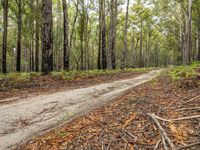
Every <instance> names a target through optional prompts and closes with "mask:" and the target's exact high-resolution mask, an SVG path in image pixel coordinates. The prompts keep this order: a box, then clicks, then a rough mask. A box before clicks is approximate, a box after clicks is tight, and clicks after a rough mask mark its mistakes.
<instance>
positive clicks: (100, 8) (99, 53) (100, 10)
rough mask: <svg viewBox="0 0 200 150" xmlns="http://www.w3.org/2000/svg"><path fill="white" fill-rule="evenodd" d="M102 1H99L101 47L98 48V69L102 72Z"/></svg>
mask: <svg viewBox="0 0 200 150" xmlns="http://www.w3.org/2000/svg"><path fill="white" fill-rule="evenodd" d="M102 2H103V1H102V0H99V47H98V58H97V68H98V69H99V70H100V69H101V68H102V67H101V48H102Z"/></svg>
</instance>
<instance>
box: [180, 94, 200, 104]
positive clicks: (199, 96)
mask: <svg viewBox="0 0 200 150" xmlns="http://www.w3.org/2000/svg"><path fill="white" fill-rule="evenodd" d="M197 98H200V95H198V96H196V97H194V98H192V99H190V100H188V101H186V102H184V103H183V104H187V103H189V102H192V101H194V100H196V99H197Z"/></svg>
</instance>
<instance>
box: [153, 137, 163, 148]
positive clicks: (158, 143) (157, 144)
mask: <svg viewBox="0 0 200 150" xmlns="http://www.w3.org/2000/svg"><path fill="white" fill-rule="evenodd" d="M160 142H161V139H159V140H158V142H157V143H156V146H155V148H154V150H157V149H158V147H159V145H160Z"/></svg>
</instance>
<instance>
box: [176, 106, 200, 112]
mask: <svg viewBox="0 0 200 150" xmlns="http://www.w3.org/2000/svg"><path fill="white" fill-rule="evenodd" d="M196 109H200V107H190V108H180V109H177V110H176V111H182V110H196Z"/></svg>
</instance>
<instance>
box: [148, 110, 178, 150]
mask: <svg viewBox="0 0 200 150" xmlns="http://www.w3.org/2000/svg"><path fill="white" fill-rule="evenodd" d="M148 115H149V117H150V118H151V119H152V120H153V121H154V123H155V124H156V126H157V127H158V129H159V130H160V133H161V135H162V137H163V138H164V140H165V141H166V142H167V143H168V144H169V146H170V148H171V149H172V150H174V149H175V146H174V144H173V143H172V141H171V140H170V138H169V137H168V135H167V133H166V132H165V130H164V129H163V127H162V126H161V125H160V123H159V122H158V120H157V119H156V117H157V116H156V115H154V114H149V113H148Z"/></svg>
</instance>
